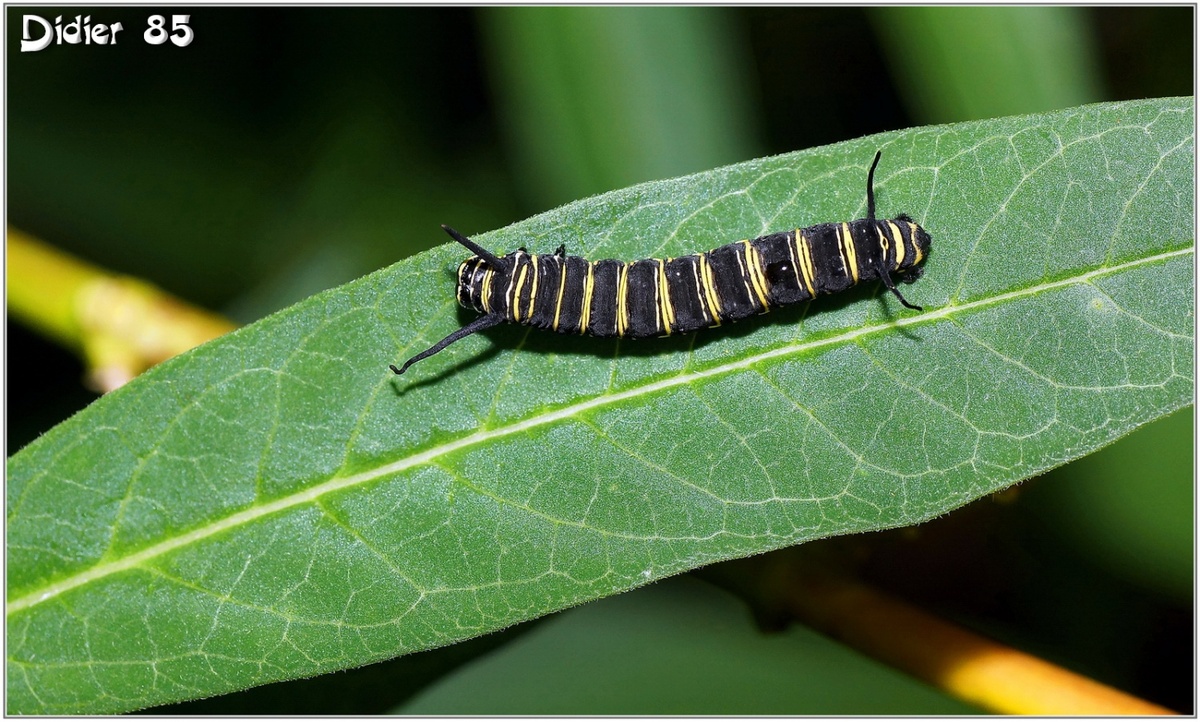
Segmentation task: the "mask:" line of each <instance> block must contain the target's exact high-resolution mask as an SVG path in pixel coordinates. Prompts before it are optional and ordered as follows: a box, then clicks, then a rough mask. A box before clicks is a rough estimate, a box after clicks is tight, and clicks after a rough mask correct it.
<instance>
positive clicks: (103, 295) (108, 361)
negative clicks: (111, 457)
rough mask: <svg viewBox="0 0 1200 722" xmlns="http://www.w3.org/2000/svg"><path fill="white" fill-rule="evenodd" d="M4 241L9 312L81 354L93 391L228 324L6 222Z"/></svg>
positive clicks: (107, 388)
mask: <svg viewBox="0 0 1200 722" xmlns="http://www.w3.org/2000/svg"><path fill="white" fill-rule="evenodd" d="M6 245H7V260H8V275H7V284H8V310H9V312H10V313H12V315H13V316H14V317H15V318H17V319H19V320H20V321H22V322H23V323H25V324H27V325H29V326H30V327H32V328H34V329H36V330H38V331H40V332H42V333H44V334H46V335H47V336H49V337H50V338H52V339H54V340H55V341H57V342H59V343H61V344H63V345H65V346H68V347H69V348H72V349H75V350H77V351H79V352H81V353H82V355H83V357H84V360H85V362H86V363H87V366H88V378H89V382H90V384H91V385H92V386H94V387H96V388H98V389H99V390H101V391H111V390H112V389H114V388H116V387H117V386H120V385H121V384H123V383H125V382H126V381H128V380H129V379H131V378H133V377H134V376H136V375H138V374H139V373H141V372H142V371H144V370H146V369H147V368H149V367H150V366H153V365H154V364H156V363H159V362H160V361H164V360H166V359H168V358H171V357H172V356H175V355H177V354H180V353H183V352H184V351H187V350H188V349H190V348H192V347H193V346H197V345H199V344H201V343H204V342H205V341H207V340H209V339H212V338H215V337H217V336H220V335H222V334H225V333H228V332H229V331H232V330H233V329H234V328H236V326H235V325H234V324H233V323H232V322H230V321H229V320H227V319H225V318H223V317H222V316H219V315H217V314H214V313H211V312H209V311H206V310H204V309H202V308H199V307H196V306H193V305H191V304H189V303H186V302H184V301H181V300H179V299H177V298H175V297H174V296H171V295H170V294H168V293H166V292H164V291H162V290H161V289H159V288H157V287H155V286H153V285H151V284H149V283H146V282H144V281H141V280H138V279H136V278H131V277H128V276H120V275H117V274H113V273H110V272H108V271H106V270H104V269H102V268H100V267H98V266H94V265H92V264H90V263H86V262H84V261H81V260H79V259H78V258H75V257H74V256H71V255H69V254H67V253H63V252H62V251H59V250H57V249H54V248H52V247H50V246H48V245H46V244H45V243H42V242H41V241H39V240H38V239H36V238H33V237H32V236H30V235H28V234H26V233H22V232H21V231H18V230H16V229H15V228H12V227H11V226H10V227H8V229H7V243H6Z"/></svg>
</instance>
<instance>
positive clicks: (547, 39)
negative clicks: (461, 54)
mask: <svg viewBox="0 0 1200 722" xmlns="http://www.w3.org/2000/svg"><path fill="white" fill-rule="evenodd" d="M735 17H736V16H735V15H734V14H733V13H732V12H731V11H729V10H727V9H722V8H685V7H660V8H644V7H643V8H616V7H556V8H551V7H537V8H532V7H524V8H487V9H483V10H480V11H479V19H480V21H481V30H482V31H483V33H484V38H485V39H486V40H487V46H488V48H489V50H490V53H489V55H490V56H491V58H492V60H493V62H492V64H491V68H492V86H493V87H494V88H495V91H496V96H497V99H498V101H499V108H500V110H501V112H502V114H503V119H504V121H505V125H506V127H507V128H508V137H509V140H510V145H511V146H512V149H513V151H514V153H513V155H514V166H515V172H516V173H517V174H518V176H519V177H520V179H521V181H522V182H523V183H524V185H525V186H526V190H527V191H528V192H529V194H530V195H531V196H532V199H533V202H534V203H536V204H537V205H538V207H545V206H546V205H552V204H557V203H562V202H563V201H567V200H571V199H573V198H581V197H583V196H586V195H591V194H593V193H598V192H600V191H605V190H609V189H611V188H619V187H622V186H626V185H629V184H631V183H636V182H638V181H644V180H649V179H652V178H664V177H668V176H673V175H679V174H682V173H687V172H691V171H694V170H699V169H703V168H711V167H713V166H716V165H720V164H723V163H729V162H732V161H735V160H738V159H740V158H746V157H748V156H752V155H755V153H756V151H757V149H758V143H756V142H755V141H754V140H753V139H752V138H753V134H752V130H751V128H752V125H753V112H754V111H753V106H752V105H751V103H750V102H749V99H748V98H747V97H746V92H745V90H744V88H745V87H746V85H747V82H748V80H749V78H750V77H751V70H752V69H751V67H750V63H749V62H748V59H746V58H743V57H741V55H740V54H739V52H738V50H739V48H740V47H741V46H740V44H739V42H738V38H737V37H736V36H735V35H734V34H733V24H734V18H735Z"/></svg>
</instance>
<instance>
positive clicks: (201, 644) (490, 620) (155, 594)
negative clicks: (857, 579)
mask: <svg viewBox="0 0 1200 722" xmlns="http://www.w3.org/2000/svg"><path fill="white" fill-rule="evenodd" d="M1193 127H1194V105H1193V101H1192V99H1190V98H1183V99H1178V98H1177V99H1163V100H1151V101H1138V102H1128V103H1114V104H1105V105H1094V106H1086V107H1082V108H1075V109H1070V110H1064V111H1059V112H1054V113H1047V114H1041V115H1031V116H1022V117H1015V118H1003V119H998V120H990V121H982V122H972V123H963V124H958V125H950V126H935V127H927V128H918V129H914V130H909V131H904V132H897V133H888V134H884V135H880V136H875V137H870V138H863V139H859V140H856V141H851V142H846V143H841V144H838V145H834V146H828V147H824V148H818V149H814V150H810V151H804V152H799V153H792V154H788V155H783V156H778V157H773V158H765V159H760V160H754V161H750V162H746V163H742V164H739V165H735V166H730V167H726V168H719V169H716V170H712V171H709V172H705V173H700V174H697V175H693V176H688V177H685V178H680V179H676V180H668V181H661V182H654V183H647V184H644V185H639V186H635V187H632V188H628V189H625V190H621V191H616V192H613V193H608V194H606V195H602V196H598V197H595V198H590V199H586V200H583V201H579V202H576V203H572V204H570V205H567V206H564V207H562V208H559V209H557V210H554V211H551V212H549V213H545V214H543V215H540V216H537V217H534V218H531V219H529V220H527V221H524V222H521V223H518V224H515V225H513V226H511V227H508V228H505V229H502V230H499V231H495V232H492V233H482V234H477V235H474V236H473V237H474V239H475V240H476V241H477V242H479V243H481V244H482V245H484V246H485V247H487V248H491V249H495V250H496V251H499V252H506V251H508V250H511V249H512V248H515V247H517V246H526V247H528V248H529V249H530V250H531V251H537V252H550V251H552V250H553V249H554V248H555V247H557V246H558V244H559V243H565V244H566V245H567V249H568V251H569V252H571V253H577V254H581V255H587V256H589V257H597V258H599V257H617V258H622V259H625V260H630V259H633V258H639V257H647V256H673V255H681V254H684V253H689V252H694V251H698V250H707V249H709V248H712V247H715V246H718V245H722V244H724V243H728V242H731V241H735V240H738V239H740V238H747V237H754V236H757V235H761V234H763V233H766V232H771V231H776V230H781V229H787V228H793V227H797V226H800V227H802V226H807V225H812V224H815V223H819V222H826V221H839V220H850V219H853V218H858V217H862V216H863V214H864V212H865V194H864V179H865V175H866V169H867V166H868V164H869V163H870V161H871V159H872V157H873V155H874V153H875V151H876V150H877V149H882V150H883V160H882V162H881V164H880V166H879V170H878V171H877V174H876V188H877V194H878V198H877V202H878V205H879V213H880V215H881V216H894V215H895V214H897V213H899V212H907V213H909V214H911V215H912V216H913V217H914V218H915V219H916V220H917V221H918V222H920V223H921V224H922V225H923V226H924V227H925V228H927V229H928V230H929V232H930V234H931V235H932V237H933V248H932V252H931V255H930V257H929V259H928V261H927V264H926V267H925V276H924V278H922V279H921V280H920V281H918V282H917V283H916V284H915V285H913V286H910V287H908V288H906V289H905V290H906V293H905V295H906V296H907V297H908V298H909V299H910V300H912V301H913V302H915V303H918V304H921V305H923V306H924V308H925V310H924V312H921V313H917V312H913V311H909V310H907V309H904V308H902V307H900V306H899V304H898V303H896V301H895V299H894V298H892V297H891V296H890V294H888V293H887V292H886V290H884V291H882V292H881V289H880V288H879V287H878V285H877V284H871V285H869V286H860V287H858V288H857V289H855V290H853V291H851V292H848V293H846V294H842V295H839V296H836V297H830V298H825V299H821V300H819V301H817V302H814V303H812V304H809V305H805V306H801V307H794V308H790V309H784V310H782V311H778V312H775V313H772V314H770V315H767V316H761V317H755V318H753V319H749V320H747V321H744V322H741V323H738V324H735V325H729V326H725V327H722V328H719V329H714V330H709V331H705V332H700V333H697V334H693V335H688V336H685V337H682V338H680V337H672V338H667V339H651V340H643V341H619V340H612V341H605V340H598V339H592V338H578V337H568V336H559V335H554V334H545V333H540V332H536V331H530V330H529V329H526V328H520V327H511V326H505V327H499V328H496V329H493V330H491V331H488V332H486V333H484V334H479V335H476V336H473V337H471V338H468V339H465V340H463V341H461V342H459V343H457V344H455V345H454V346H452V347H450V348H449V349H447V350H446V351H445V352H443V353H441V354H439V355H437V356H435V357H433V358H430V359H428V360H426V361H424V362H422V364H420V365H417V366H415V367H414V368H413V369H412V370H410V371H409V372H408V373H407V374H406V375H405V376H403V377H396V376H394V375H393V374H392V373H391V372H390V371H389V370H388V368H387V365H388V364H389V363H399V362H401V361H403V360H404V359H406V358H408V357H410V356H411V355H413V354H414V353H415V352H416V351H419V350H421V349H423V348H425V347H427V346H429V345H430V344H431V343H432V342H433V341H436V340H437V339H439V338H441V337H443V336H445V335H446V334H447V333H449V332H450V331H451V330H453V329H454V328H456V327H458V326H460V325H461V324H462V323H464V322H465V321H467V320H469V319H470V318H471V314H469V313H466V312H460V311H457V310H456V308H455V305H454V294H453V281H452V278H451V276H450V274H449V270H450V269H452V268H453V267H454V265H455V264H456V263H457V262H458V260H460V259H461V257H462V251H461V249H459V248H457V247H456V246H453V245H450V244H447V245H445V246H442V247H439V248H437V249H434V250H433V251H430V252H428V253H424V254H421V255H419V256H416V257H414V258H410V259H407V260H404V261H401V262H399V263H397V264H395V265H393V266H391V267H389V268H386V269H383V270H381V271H379V272H377V273H374V274H371V275H369V276H367V277H364V278H362V279H359V280H357V281H355V282H352V283H349V284H347V285H345V286H341V287H339V288H335V289H332V290H330V291H327V292H325V293H321V294H318V295H316V296H313V297H311V298H309V299H307V300H305V301H303V302H301V303H299V304H297V305H295V306H293V307H291V308H288V309H286V310H284V311H282V312H280V313H277V314H275V315H273V316H271V317H269V318H266V319H263V320H262V321H260V322H258V323H255V324H252V325H250V326H247V327H245V328H243V329H240V330H238V331H236V332H234V333H232V334H229V335H228V336H225V337H223V338H220V339H217V340H215V341H213V342H211V343H208V344H205V345H204V346H202V347H200V348H197V349H195V350H193V351H191V352H189V353H186V354H183V355H181V356H179V357H176V358H174V359H172V360H170V361H168V362H165V363H163V364H161V365H159V366H157V367H156V368H154V369H151V370H150V371H148V372H147V373H145V374H144V375H142V376H141V377H139V378H137V379H135V380H134V381H132V382H131V383H129V384H128V385H126V386H125V387H123V388H121V389H119V390H117V391H115V392H113V393H111V394H109V395H107V396H105V397H103V398H101V399H100V400H98V401H97V402H96V403H94V404H92V405H91V406H90V407H88V408H86V409H85V410H83V411H82V412H80V413H79V414H77V415H76V416H74V417H72V418H71V419H69V420H67V421H65V422H64V423H62V424H60V425H59V426H57V427H55V428H54V429H52V430H51V431H49V432H48V433H46V434H45V435H44V436H42V437H41V438H39V439H38V440H37V441H35V442H34V443H32V444H30V445H29V446H28V447H26V448H25V449H22V450H21V451H20V452H18V453H17V454H15V455H14V456H13V457H11V458H10V459H9V467H8V487H7V501H6V508H7V519H8V539H7V542H8V579H7V581H8V597H7V609H6V613H7V621H8V625H7V630H8V631H7V634H8V638H7V641H8V645H7V649H8V712H9V713H10V714H77V713H114V712H120V711H125V710H133V709H138V708H142V707H146V706H150V705H154V704H160V703H165V702H170V701H176V700H183V699H190V698H197V697H204V696H211V695H215V694H220V693H223V692H226V691H231V690H236V689H241V688H245V687H249V686H254V685H258V684H263V683H266V682H269V681H275V680H282V679H292V678H298V677H304V676H311V675H314V674H319V673H322V672H326V671H330V670H336V669H343V668H347V667H353V666H358V665H362V664H366V663H369V662H372V661H376V660H380V659H385V658H389V657H393V656H396V655H399V654H404V653H407V652H411V651H415V650H420V649H426V648H430V647H434V646H439V645H445V644H449V643H452V642H454V641H456V640H460V639H464V638H467V637H471V636H474V635H479V634H483V633H486V632H489V631H492V630H495V629H499V628H502V627H505V626H508V625H511V624H514V623H516V622H519V621H522V620H525V619H530V618H533V617H537V616H539V615H543V614H546V613H548V612H551V611H554V610H558V609H562V608H564V607H568V606H570V605H574V604H579V603H581V602H584V601H587V600H591V599H596V598H599V597H602V596H605V595H609V594H613V593H616V592H620V591H623V590H627V589H630V588H632V587H636V586H638V585H641V584H645V583H647V582H650V581H653V580H655V579H660V578H663V577H665V576H668V575H671V574H675V573H678V572H680V571H683V570H686V569H691V568H694V567H696V566H699V565H703V564H707V563H710V562H715V561H718V560H723V559H729V558H733V557H738V556H744V555H749V554H755V553H760V552H763V551H767V550H770V549H775V548H779V547H783V546H787V545H792V544H797V543H800V542H803V541H806V540H810V539H815V538H819V537H827V536H832V535H837V534H846V533H850V532H861V531H867V530H873V529H880V528H886V527H894V526H900V525H907V524H915V523H918V522H920V521H922V520H925V519H928V518H930V517H932V516H935V515H938V514H942V513H945V512H946V511H948V510H951V509H953V508H955V507H957V506H960V505H962V504H964V503H966V502H968V501H970V500H972V499H975V498H977V497H979V496H981V495H983V494H987V493H989V492H992V491H995V490H997V489H1000V488H1003V487H1005V486H1008V485H1011V484H1013V483H1015V482H1017V481H1020V480H1021V479H1024V478H1026V477H1029V476H1031V475H1033V474H1038V473H1040V472H1043V471H1045V470H1047V469H1049V468H1051V467H1054V466H1056V465H1059V464H1062V463H1064V462H1066V461H1068V460H1070V459H1073V458H1076V457H1079V456H1081V455H1084V454H1087V453H1088V452H1090V451H1092V450H1094V449H1096V448H1098V447H1100V446H1103V445H1105V444H1108V443H1110V442H1111V441H1113V440H1114V439H1116V438H1118V437H1119V436H1121V435H1123V434H1125V433H1128V432H1129V431H1130V430H1132V429H1133V428H1135V427H1136V426H1138V425H1139V424H1142V423H1145V422H1147V421H1150V420H1152V419H1154V418H1157V417H1159V416H1162V415H1164V414H1166V413H1168V412H1170V411H1172V410H1174V409H1176V408H1179V407H1180V406H1183V405H1186V404H1188V403H1191V402H1192V394H1193V379H1192V369H1193V356H1194V351H1193V332H1192V328H1193V322H1194V320H1193V308H1194V301H1193V297H1194V281H1193V270H1192V269H1193V261H1194V237H1195V231H1194V225H1193V215H1192V214H1193V210H1192V209H1193V199H1194V181H1193V178H1194V160H1193V158H1194V135H1193ZM447 220H449V221H452V219H447ZM462 230H463V231H464V232H467V233H472V232H474V231H476V230H478V229H462ZM430 232H431V233H437V232H439V231H438V229H436V228H434V229H430Z"/></svg>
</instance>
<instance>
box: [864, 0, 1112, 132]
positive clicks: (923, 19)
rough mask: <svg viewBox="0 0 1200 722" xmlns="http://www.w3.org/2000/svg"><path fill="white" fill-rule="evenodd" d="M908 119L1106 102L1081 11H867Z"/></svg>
mask: <svg viewBox="0 0 1200 722" xmlns="http://www.w3.org/2000/svg"><path fill="white" fill-rule="evenodd" d="M871 16H872V18H873V19H874V20H875V28H876V36H877V37H878V38H879V39H880V41H881V43H882V45H883V47H884V48H885V49H886V50H887V51H888V57H889V59H890V61H891V66H892V67H893V68H894V69H895V72H896V79H897V81H898V84H899V86H900V88H901V89H902V90H903V91H904V93H905V95H906V97H907V98H908V99H909V102H908V103H907V106H908V110H909V113H911V114H912V117H913V118H915V119H917V120H919V121H921V122H926V123H946V122H953V121H962V120H975V119H977V118H994V117H997V116H1001V115H1011V114H1014V113H1036V112H1044V111H1048V110H1055V109H1058V108H1068V107H1071V106H1074V105H1081V104H1083V103H1093V102H1096V101H1098V100H1104V99H1105V95H1104V92H1103V90H1102V88H1103V82H1102V80H1101V72H1100V62H1099V53H1098V52H1097V50H1096V48H1095V47H1094V40H1093V32H1092V30H1091V28H1090V27H1088V15H1087V9H1086V8H1080V7H883V8H876V9H874V10H873V11H872V15H871Z"/></svg>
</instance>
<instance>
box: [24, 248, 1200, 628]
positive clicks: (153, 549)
mask: <svg viewBox="0 0 1200 722" xmlns="http://www.w3.org/2000/svg"><path fill="white" fill-rule="evenodd" d="M1193 251H1194V247H1193V246H1188V247H1186V248H1180V249H1176V250H1171V251H1165V252H1161V253H1157V254H1154V255H1152V256H1147V257H1144V258H1139V259H1136V260H1133V261H1128V262H1126V263H1122V264H1118V265H1116V266H1104V267H1101V268H1097V269H1094V270H1091V271H1087V272H1086V273H1082V274H1079V275H1076V276H1072V277H1069V278H1063V279H1059V280H1056V281H1049V282H1045V283H1041V284H1037V285H1033V286H1029V287H1027V288H1023V289H1019V290H1016V291H1009V292H1007V293H1003V294H999V295H995V296H989V297H987V298H982V299H978V300H975V301H969V302H966V303H958V304H950V305H947V306H944V307H942V308H939V309H937V310H935V311H926V312H923V313H920V314H917V315H912V316H905V317H903V318H898V319H893V320H889V321H888V322H887V323H879V324H874V325H870V326H864V327H860V328H856V329H853V330H851V331H847V332H845V333H841V334H838V335H835V336H829V337H826V338H822V339H818V340H814V341H809V342H805V343H800V344H788V345H786V346H781V347H779V348H774V349H770V350H766V351H762V352H760V353H757V354H754V355H751V356H747V357H744V358H741V359H738V360H736V361H731V362H729V363H725V364H720V365H717V366H711V367H708V368H705V369H701V370H697V371H691V372H687V373H682V374H679V375H676V376H672V377H670V378H666V379H659V380H657V381H652V382H650V383H646V384H641V385H638V386H634V387H631V388H628V389H625V390H623V391H619V392H617V393H613V394H606V395H602V396H596V397H594V398H591V399H587V400H585V401H580V402H578V403H575V404H572V405H570V406H565V407H562V408H560V409H557V410H552V411H547V412H545V413H542V414H538V415H535V416H531V417H528V418H525V419H521V420H519V421H515V422H513V423H510V424H508V425H505V426H497V427H494V428H491V429H486V430H483V431H477V432H475V433H473V434H470V435H467V436H463V437H461V438H458V439H455V440H453V441H449V442H446V443H444V444H440V445H438V446H434V447H431V448H429V449H427V450H425V451H423V452H420V453H418V454H414V455H412V456H407V457H404V458H402V459H397V460H396V461H392V462H389V463H387V464H383V465H381V466H378V467H376V468H374V469H368V470H366V471H362V472H359V473H357V474H352V475H350V476H346V477H340V478H333V479H330V480H329V481H326V482H323V483H321V484H317V485H315V486H312V487H310V488H308V489H305V490H303V491H299V492H296V493H295V494H291V495H289V496H285V497H281V498H279V499H275V500H274V501H270V502H266V503H264V504H261V505H258V506H255V507H252V508H250V509H245V510H243V511H240V512H237V513H235V514H231V515H229V516H227V517H224V518H222V519H219V520H217V521H214V522H212V523H210V524H207V525H205V526H202V527H199V528H196V529H193V530H191V531H189V532H187V533H185V534H181V535H179V536H176V537H172V538H169V539H166V540H164V541H161V542H159V543H158V544H154V545H152V546H149V547H146V548H145V549H142V550H141V551H138V552H135V553H133V554H130V555H128V556H125V557H122V558H120V559H115V560H112V561H109V562H106V563H104V564H99V565H97V566H94V567H92V568H90V569H87V570H84V571H82V572H79V573H77V574H73V575H71V576H68V577H65V578H63V579H60V580H58V581H56V582H54V583H53V584H50V585H48V586H45V587H42V588H41V589H38V590H36V591H33V592H31V593H29V594H26V595H24V596H21V597H18V598H17V599H14V600H13V601H11V602H9V603H8V604H7V605H6V607H5V616H6V618H7V617H11V616H12V615H13V614H15V613H17V612H20V611H23V610H25V609H28V608H30V607H34V606H36V605H38V604H41V603H42V602H44V601H47V600H49V599H53V598H54V597H56V596H58V595H60V594H63V593H65V592H67V591H70V590H71V589H75V588H76V587H80V586H83V585H85V584H88V583H89V582H92V581H95V580H98V579H102V578H104V577H107V576H110V575H112V574H116V573H118V572H122V571H125V570H127V569H132V568H135V567H137V566H138V565H140V564H142V563H144V562H146V561H148V560H150V559H153V558H155V557H158V556H161V555H163V554H166V553H168V552H171V551H174V550H175V549H179V548H181V547H185V546H187V545H188V544H191V543H193V542H199V541H201V540H203V539H206V538H208V537H210V536H213V535H216V534H219V533H221V532H224V531H227V530H229V529H233V528H236V527H238V526H241V525H242V524H246V523H249V522H252V521H254V520H256V519H261V518H263V517H266V516H269V515H271V514H274V513H276V512H279V511H284V510H286V509H290V508H293V507H297V506H301V505H303V504H307V503H310V502H313V501H315V500H317V499H319V498H320V497H322V496H324V495H325V494H329V493H332V492H336V491H340V490H342V489H347V488H351V487H354V486H358V485H360V484H366V483H369V482H371V481H374V480H376V479H379V478H382V477H384V476H387V475H389V474H396V473H399V472H402V471H405V470H407V469H410V468H413V467H415V466H419V465H421V464H425V463H428V462H430V461H432V460H434V459H437V458H438V457H441V456H444V455H447V454H451V453H453V452H455V451H458V450H460V449H464V448H468V447H471V446H475V445H481V444H486V443H487V442H489V441H493V440H495V439H500V438H503V437H506V436H510V435H513V434H519V433H521V432H524V431H527V430H529V429H533V428H536V427H539V426H544V425H546V424H551V423H554V422H556V421H561V420H563V419H567V418H570V417H572V416H576V415H579V414H583V413H585V412H588V411H591V410H593V409H598V408H603V407H605V406H608V405H612V404H617V403H620V402H622V401H626V400H628V399H636V398H639V397H643V396H649V395H652V394H654V393H657V392H659V391H664V390H667V389H671V388H675V387H677V386H683V385H686V384H690V383H692V382H695V381H700V380H704V379H709V378H714V377H717V376H721V375H724V374H727V373H733V372H736V371H740V370H743V369H746V368H749V367H751V366H754V365H755V364H759V363H762V362H764V361H768V360H770V359H774V358H779V357H784V356H791V355H797V354H802V353H806V352H809V351H813V350H815V349H819V348H823V347H826V346H835V345H840V344H846V343H852V342H854V341H855V340H857V339H859V338H862V337H864V336H869V335H871V334H875V333H879V332H881V331H884V330H887V329H891V328H904V327H907V326H913V325H916V324H919V323H926V322H929V321H936V320H938V319H943V318H948V317H951V316H953V315H954V314H956V313H960V312H965V311H971V310H974V309H979V308H986V307H988V306H994V305H998V304H1002V303H1005V302H1008V301H1012V300H1015V299H1019V298H1023V297H1026V296H1034V295H1037V294H1040V293H1044V292H1047V291H1051V290H1054V289H1057V288H1065V287H1067V286H1073V285H1077V284H1085V283H1090V282H1091V280H1092V279H1094V278H1098V277H1101V276H1105V275H1110V274H1113V273H1119V272H1122V271H1126V270H1130V269H1133V268H1136V267H1138V266H1143V265H1147V264H1150V263H1155V262H1158V261H1163V260H1168V259H1170V258H1174V257H1178V256H1184V255H1187V254H1190V253H1192V252H1193Z"/></svg>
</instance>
